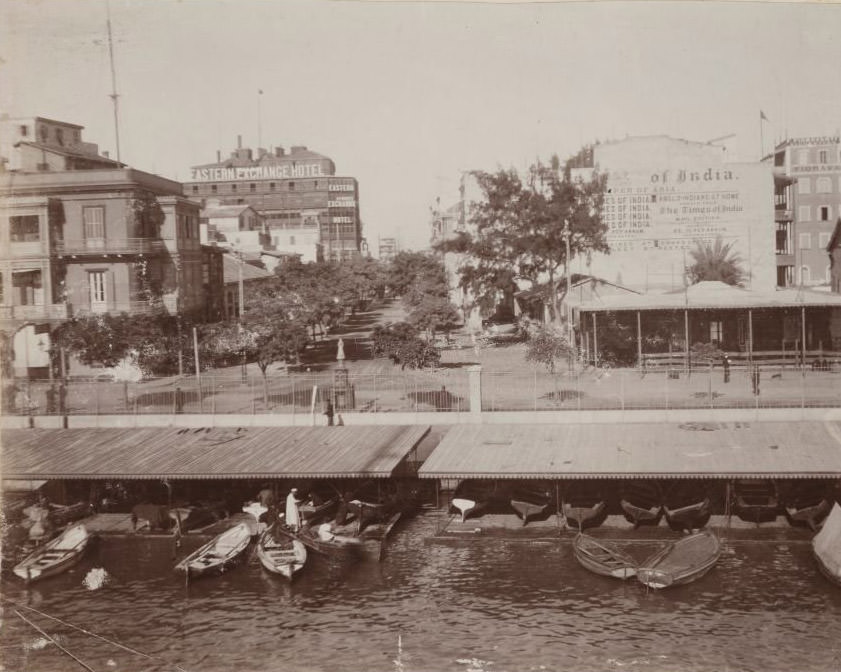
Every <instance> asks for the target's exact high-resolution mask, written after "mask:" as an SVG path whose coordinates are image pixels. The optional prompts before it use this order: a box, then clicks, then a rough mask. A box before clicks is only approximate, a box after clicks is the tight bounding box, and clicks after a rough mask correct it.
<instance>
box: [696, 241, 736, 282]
mask: <svg viewBox="0 0 841 672" xmlns="http://www.w3.org/2000/svg"><path fill="white" fill-rule="evenodd" d="M689 254H690V256H691V257H692V264H690V266H689V268H687V269H686V271H687V274H688V275H689V281H690V282H691V283H692V284H693V285H694V284H695V283H696V282H702V281H704V280H718V281H719V282H725V283H727V284H728V285H736V286H737V287H741V286H742V285H743V284H744V282H745V279H746V277H745V272H744V270H742V257H741V256H740V255H739V254H738V253H737V252H734V251H733V243H725V242H724V241H723V240H722V239H721V237H720V236H719V237H718V238H716V239H715V242H714V243H712V244H710V243H706V242H703V241H700V240H699V241H697V243H696V246H695V249H694V250H692V251H691V252H690V253H689Z"/></svg>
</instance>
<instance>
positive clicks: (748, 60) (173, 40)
mask: <svg viewBox="0 0 841 672" xmlns="http://www.w3.org/2000/svg"><path fill="white" fill-rule="evenodd" d="M108 8H110V17H111V26H112V35H113V47H114V64H115V71H116V85H117V92H118V94H119V105H120V111H119V122H120V150H121V151H120V158H121V159H122V161H124V162H126V163H128V164H130V165H131V166H133V167H135V168H139V169H141V170H145V171H148V172H153V173H158V174H160V175H163V176H165V177H169V178H171V179H176V180H180V181H184V180H187V179H188V177H189V168H190V166H192V165H197V164H203V163H209V162H213V161H215V159H216V151H217V150H219V151H221V152H222V156H223V157H227V156H228V155H229V154H230V152H231V151H233V150H234V149H235V148H236V144H237V136H238V135H241V136H242V141H243V146H246V147H249V146H250V147H254V148H256V147H257V146H258V143H259V144H260V145H262V146H265V147H273V146H282V147H286V148H289V147H290V146H292V145H305V146H307V147H309V148H310V149H312V150H314V151H317V152H320V153H322V154H325V155H327V156H329V157H330V158H332V159H333V160H334V162H335V164H336V168H337V174H339V175H349V176H353V177H355V178H357V180H358V181H359V194H360V196H359V201H360V214H361V217H362V221H363V227H364V228H363V235H364V236H365V237H366V238H367V239H368V241H369V244H370V246H371V249H372V250H376V249H377V239H378V238H379V237H390V236H396V237H397V238H398V239H399V241H400V244H401V246H402V247H403V248H405V249H421V248H423V247H424V246H425V245H426V244H427V242H428V239H429V223H430V208H431V207H433V206H434V205H435V203H436V200H437V199H440V202H441V205H442V206H447V205H450V204H452V203H454V202H455V201H456V199H457V198H458V184H459V179H460V175H461V173H462V171H469V170H487V171H493V170H496V169H498V168H510V167H514V168H517V169H521V170H522V169H525V168H526V167H527V166H528V165H529V164H530V163H532V162H534V161H535V160H536V159H538V158H540V159H544V160H546V159H548V158H549V157H550V156H551V155H552V154H558V155H559V156H560V157H561V158H565V157H567V156H570V155H572V154H574V153H575V152H576V151H577V150H578V149H579V148H580V147H581V146H582V145H584V144H585V143H590V142H593V141H596V140H599V141H606V140H615V139H621V138H624V137H626V136H629V135H630V136H636V135H660V134H665V135H670V136H673V137H679V138H685V139H689V140H697V141H709V140H713V139H716V138H721V137H724V136H730V137H728V139H727V140H726V143H727V145H728V152H729V156H730V158H731V159H736V160H744V161H754V160H756V159H757V158H758V156H759V154H760V150H761V141H764V150H765V151H766V152H767V151H768V150H769V149H770V148H771V146H772V143H773V142H774V141H775V140H779V139H781V138H784V137H798V136H817V135H828V134H837V133H838V130H839V127H841V37H839V35H841V4H816V3H767V2H763V3H749V2H720V3H719V2H699V3H694V2H688V1H687V2H674V3H672V2H608V1H605V0H597V1H595V2H539V3H523V4H515V3H493V2H482V3H479V2H463V3H462V2H440V1H439V2H411V1H404V2H390V1H388V0H382V1H367V0H359V1H352V0H306V1H296V0H285V1H284V2H274V1H270V0H259V1H258V0H179V1H175V0H109V4H108V5H106V1H105V0H0V113H6V114H8V115H9V116H11V117H18V116H36V115H37V116H44V117H48V118H53V119H59V120H62V121H68V122H72V123H76V124H79V125H82V126H84V127H85V131H84V132H83V133H84V134H83V138H84V139H85V140H87V141H89V142H95V143H97V144H99V146H100V149H101V150H106V151H110V153H111V156H112V157H115V156H116V151H115V131H114V117H113V107H112V101H111V98H110V93H111V91H112V88H111V87H112V82H111V69H110V65H109V56H108V40H107V30H106V17H107V11H108ZM261 90H262V92H263V93H262V95H261V94H259V91H261ZM760 111H762V112H764V114H765V116H766V117H767V119H768V122H767V123H765V124H763V128H762V134H761V131H760Z"/></svg>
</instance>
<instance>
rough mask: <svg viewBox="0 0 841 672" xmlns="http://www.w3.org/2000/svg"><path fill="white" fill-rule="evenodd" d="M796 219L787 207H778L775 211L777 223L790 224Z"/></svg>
mask: <svg viewBox="0 0 841 672" xmlns="http://www.w3.org/2000/svg"><path fill="white" fill-rule="evenodd" d="M793 219H794V212H793V211H792V209H791V208H786V207H785V206H779V205H778V206H777V207H776V208H775V209H774V221H775V222H790V221H792V220H793Z"/></svg>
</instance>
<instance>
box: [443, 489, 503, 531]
mask: <svg viewBox="0 0 841 672" xmlns="http://www.w3.org/2000/svg"><path fill="white" fill-rule="evenodd" d="M492 493H493V485H492V484H489V483H480V482H476V481H470V480H467V481H462V482H461V483H459V484H458V486H457V487H456V491H455V492H454V493H453V499H452V500H451V502H450V505H451V508H453V509H455V510H456V511H458V512H459V513H460V514H461V522H462V523H463V522H464V521H465V520H466V519H467V518H469V517H471V516H478V515H479V514H481V513H482V512H483V511H485V510H486V509H487V508H488V507H489V506H490V504H491V496H492Z"/></svg>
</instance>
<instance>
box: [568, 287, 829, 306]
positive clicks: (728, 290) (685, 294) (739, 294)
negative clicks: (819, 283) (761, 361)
mask: <svg viewBox="0 0 841 672" xmlns="http://www.w3.org/2000/svg"><path fill="white" fill-rule="evenodd" d="M803 307H806V308H809V307H841V295H839V294H831V293H829V292H819V291H815V290H810V289H803V288H785V289H777V290H775V291H771V292H760V291H756V290H751V289H744V288H742V287H734V286H732V285H728V284H725V283H723V282H718V281H705V282H699V283H696V284H694V285H690V286H689V287H687V288H686V289H685V290H678V291H674V292H667V293H665V294H631V293H622V294H610V295H607V296H599V297H598V298H596V299H593V300H591V301H586V302H582V303H581V304H579V305H578V306H577V308H578V309H579V310H581V311H586V312H618V311H623V310H643V311H645V310H699V309H705V310H720V309H721V310H723V309H734V308H739V309H747V308H754V309H761V308H803Z"/></svg>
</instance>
